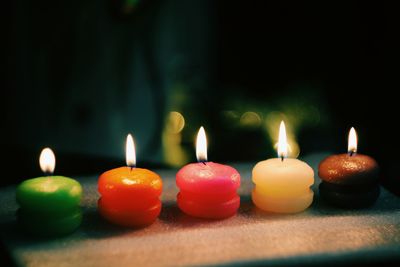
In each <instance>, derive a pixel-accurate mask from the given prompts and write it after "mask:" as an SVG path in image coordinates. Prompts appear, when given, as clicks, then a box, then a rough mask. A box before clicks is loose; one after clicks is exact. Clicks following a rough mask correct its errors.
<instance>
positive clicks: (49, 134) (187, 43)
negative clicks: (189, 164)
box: [1, 0, 213, 177]
mask: <svg viewBox="0 0 400 267" xmlns="http://www.w3.org/2000/svg"><path fill="white" fill-rule="evenodd" d="M126 2H127V3H129V2H131V1H126ZM138 2H139V4H138V5H137V6H133V7H130V10H127V9H126V7H124V1H111V0H109V1H105V0H104V1H92V0H87V1H67V2H54V1H39V2H37V1H19V2H18V3H15V4H12V5H10V7H9V12H10V14H12V15H11V16H10V19H9V21H8V23H9V24H10V27H9V28H10V29H11V30H10V31H9V32H8V35H7V38H6V39H7V41H8V49H7V50H6V51H5V53H4V54H5V56H6V57H7V66H6V67H7V69H8V74H9V75H8V77H6V80H5V84H4V86H2V87H3V89H4V90H5V91H6V94H5V95H4V97H3V98H2V110H3V109H4V112H3V114H5V115H4V116H3V118H2V125H3V127H4V130H3V131H2V138H1V146H2V148H3V149H4V150H5V151H7V153H8V154H9V155H10V156H9V157H8V158H7V159H6V161H5V163H6V165H10V164H12V165H14V166H15V165H17V166H21V167H22V171H21V172H18V174H17V175H20V176H21V177H23V176H25V175H31V174H32V172H34V173H37V174H39V173H40V172H39V171H38V170H39V167H38V164H37V162H38V155H39V153H40V150H41V148H42V147H44V146H50V147H52V148H53V149H54V150H55V152H56V154H57V155H58V160H57V166H58V167H57V170H58V173H59V172H60V171H67V172H68V171H69V170H73V169H75V170H78V171H79V170H82V169H85V168H86V169H87V167H88V166H85V164H87V165H89V164H91V163H90V162H89V161H86V160H87V159H90V158H94V159H95V161H96V160H100V159H103V160H104V158H105V159H107V158H109V159H118V160H119V161H120V163H118V161H116V164H120V165H122V164H124V162H125V161H124V159H123V157H124V144H125V137H126V134H127V133H129V132H131V133H133V135H134V137H135V141H136V148H137V154H138V156H137V157H138V160H139V162H155V163H161V162H163V153H162V132H163V130H164V121H165V117H166V114H167V112H168V111H170V110H171V109H173V107H172V106H173V105H175V102H176V101H175V100H174V98H172V97H171V96H173V92H172V91H173V90H174V88H175V87H176V85H177V84H179V83H185V85H186V87H187V88H190V87H191V84H192V83H195V82H193V81H196V80H197V81H199V80H200V81H207V79H208V77H207V69H209V66H208V65H209V61H210V60H209V58H210V57H208V56H207V53H208V50H209V46H210V39H211V38H212V34H210V29H211V27H210V26H209V21H210V20H211V19H210V18H209V14H213V12H210V10H209V2H208V1H190V3H189V2H188V1H183V0H182V1H168V0H165V1H160V0H153V1H152V0H146V1H138ZM204 88H205V87H204V86H202V89H204ZM16 158H18V160H17V159H16ZM82 161H83V162H82ZM85 161H86V163H85ZM65 162H67V163H65ZM93 164H95V163H93ZM67 165H68V166H67ZM114 166H115V165H114ZM59 167H60V168H61V169H59ZM24 171H25V172H26V173H24Z"/></svg>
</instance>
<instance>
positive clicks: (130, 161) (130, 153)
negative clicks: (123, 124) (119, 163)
mask: <svg viewBox="0 0 400 267" xmlns="http://www.w3.org/2000/svg"><path fill="white" fill-rule="evenodd" d="M125 158H126V165H127V166H128V167H135V166H136V152H135V143H134V142H133V138H132V135H131V134H128V136H127V137H126V148H125Z"/></svg>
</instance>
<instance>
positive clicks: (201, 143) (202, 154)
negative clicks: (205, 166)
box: [196, 126, 207, 162]
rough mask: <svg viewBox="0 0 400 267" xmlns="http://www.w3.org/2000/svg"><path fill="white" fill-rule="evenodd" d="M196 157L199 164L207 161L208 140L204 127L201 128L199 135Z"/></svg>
mask: <svg viewBox="0 0 400 267" xmlns="http://www.w3.org/2000/svg"><path fill="white" fill-rule="evenodd" d="M196 157H197V161H199V162H205V161H207V138H206V132H205V131H204V128H203V126H201V127H200V129H199V132H198V133H197V140H196Z"/></svg>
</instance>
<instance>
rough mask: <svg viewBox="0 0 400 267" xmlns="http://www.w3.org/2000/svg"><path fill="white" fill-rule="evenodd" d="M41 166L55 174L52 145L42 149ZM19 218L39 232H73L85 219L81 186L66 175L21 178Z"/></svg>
mask: <svg viewBox="0 0 400 267" xmlns="http://www.w3.org/2000/svg"><path fill="white" fill-rule="evenodd" d="M39 163H40V168H41V169H42V171H43V172H44V173H46V174H52V173H53V171H54V168H55V156H54V153H53V151H52V150H51V149H50V148H45V149H43V151H42V153H41V154H40V158H39ZM16 198H17V203H18V204H19V206H20V208H19V210H18V211H17V220H18V222H19V224H20V225H21V226H22V228H23V229H24V230H25V231H26V232H28V233H30V234H34V235H38V236H59V235H64V234H68V233H71V232H73V231H74V230H75V229H77V228H78V227H79V225H80V224H81V221H82V212H81V209H80V207H79V203H80V201H81V198H82V187H81V185H80V184H79V182H77V181H76V180H74V179H71V178H68V177H64V176H45V177H38V178H33V179H29V180H26V181H24V182H22V183H21V184H20V185H19V186H18V188H17V192H16Z"/></svg>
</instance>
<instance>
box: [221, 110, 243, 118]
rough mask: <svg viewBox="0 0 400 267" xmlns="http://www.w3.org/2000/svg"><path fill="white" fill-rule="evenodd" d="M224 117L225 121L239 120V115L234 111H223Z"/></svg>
mask: <svg viewBox="0 0 400 267" xmlns="http://www.w3.org/2000/svg"><path fill="white" fill-rule="evenodd" d="M222 116H223V117H224V118H225V119H230V120H237V119H239V113H238V112H237V111H234V110H223V111H222Z"/></svg>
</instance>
